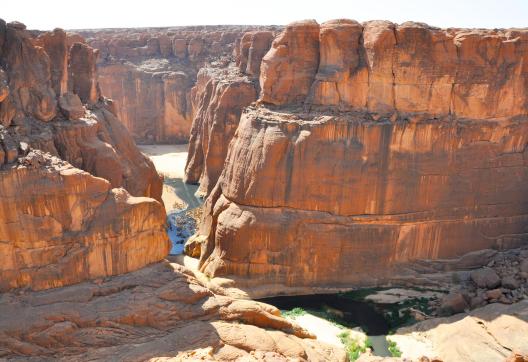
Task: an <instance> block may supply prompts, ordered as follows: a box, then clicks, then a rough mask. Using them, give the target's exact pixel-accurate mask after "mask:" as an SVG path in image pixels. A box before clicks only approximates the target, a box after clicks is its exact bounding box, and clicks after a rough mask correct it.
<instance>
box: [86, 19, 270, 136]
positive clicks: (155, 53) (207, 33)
mask: <svg viewBox="0 0 528 362" xmlns="http://www.w3.org/2000/svg"><path fill="white" fill-rule="evenodd" d="M260 28H262V29H270V30H269V31H264V30H263V31H258V29H260ZM274 29H277V27H272V26H270V27H258V26H253V27H247V26H210V27H174V28H156V29H141V30H139V29H116V30H106V29H103V30H95V31H82V32H81V34H82V35H84V36H85V37H86V39H87V42H88V43H89V44H90V45H91V46H93V47H94V48H97V49H99V50H100V51H101V57H100V62H99V75H100V76H99V82H100V85H101V89H102V92H103V93H104V94H105V95H106V96H108V97H110V98H112V99H113V100H114V101H115V105H116V114H117V116H118V118H119V119H121V121H122V122H123V123H124V124H125V125H126V126H127V128H128V129H129V131H130V132H131V133H132V135H133V137H134V138H135V140H136V141H138V142H142V143H172V142H180V143H186V142H187V141H188V139H189V135H190V132H191V124H192V120H193V109H192V99H191V89H192V87H193V86H194V85H195V83H196V82H197V75H198V72H199V70H200V69H201V68H202V67H204V66H205V65H206V64H213V65H215V64H216V65H220V66H226V65H227V64H228V63H229V62H231V61H232V60H233V54H232V53H233V51H234V50H235V49H236V50H237V52H238V50H239V49H238V45H237V41H239V40H240V38H241V37H242V35H243V34H244V33H245V32H246V31H250V30H253V32H251V33H250V37H252V38H255V40H254V41H252V42H250V43H249V44H253V46H251V49H249V48H248V49H247V53H248V54H249V52H251V56H250V57H249V58H247V55H248V54H246V58H247V59H246V61H245V64H247V67H248V68H247V69H248V71H249V74H253V75H255V76H257V77H258V69H259V67H260V59H261V58H262V56H263V55H264V54H265V52H266V51H267V50H268V49H269V43H270V42H271V39H272V37H273V33H272V30H274ZM248 36H249V35H248ZM266 42H268V44H266ZM243 70H244V71H245V69H243Z"/></svg>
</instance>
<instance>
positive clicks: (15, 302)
mask: <svg viewBox="0 0 528 362" xmlns="http://www.w3.org/2000/svg"><path fill="white" fill-rule="evenodd" d="M0 313H1V315H2V318H1V319H0V337H1V338H0V358H7V359H17V358H18V359H30V358H38V359H53V360H61V361H86V360H98V361H107V360H113V359H116V358H118V359H119V360H127V361H146V360H149V361H154V360H166V359H168V358H171V357H173V358H175V360H178V361H196V360H208V361H228V360H229V361H232V360H236V359H242V360H244V359H247V360H251V361H270V360H273V361H291V360H296V361H297V360H298V361H336V362H337V361H345V360H346V357H345V353H344V351H342V350H340V349H337V348H336V347H333V346H329V345H325V344H323V343H320V342H318V341H316V340H314V339H312V338H314V337H313V336H311V335H310V334H309V333H308V332H306V331H305V330H303V329H301V328H300V327H298V326H296V325H295V324H292V323H291V322H289V321H288V320H286V319H284V318H282V317H281V316H280V312H279V310H278V309H276V308H274V307H272V306H270V305H267V304H263V303H258V302H254V301H249V300H237V299H232V298H230V297H226V296H223V295H216V294H213V293H212V292H211V291H210V290H209V289H207V288H205V287H204V286H203V285H202V284H200V283H199V282H198V281H197V280H196V279H195V278H194V277H192V273H190V271H188V270H186V269H184V268H183V267H180V266H177V265H175V264H169V263H166V262H165V263H158V264H155V265H153V266H150V267H146V268H144V269H142V270H140V271H137V272H134V273H129V274H126V275H123V276H118V277H113V278H108V279H106V280H104V281H102V280H99V281H96V282H89V283H82V284H77V285H74V286H69V287H64V288H60V289H54V290H50V291H43V292H33V293H26V294H22V295H17V294H15V293H4V294H2V295H1V296H0Z"/></svg>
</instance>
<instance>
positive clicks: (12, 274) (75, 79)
mask: <svg viewBox="0 0 528 362" xmlns="http://www.w3.org/2000/svg"><path fill="white" fill-rule="evenodd" d="M96 58H97V51H95V50H94V49H92V48H90V47H89V46H87V45H86V44H83V43H79V42H76V41H73V39H71V38H70V39H69V38H68V36H67V35H66V33H65V32H64V31H62V30H60V29H56V30H54V31H53V32H50V33H40V35H39V33H38V32H30V31H27V30H26V29H25V26H24V25H23V24H20V23H10V24H6V23H5V22H3V21H1V20H0V119H1V126H0V254H1V255H2V257H1V258H0V259H1V261H2V263H0V264H1V266H0V291H5V290H9V289H12V288H22V287H29V288H32V289H46V288H52V287H59V286H62V285H67V284H72V283H76V282H79V281H82V280H86V279H92V278H98V277H106V276H109V275H114V274H120V273H124V272H128V271H131V270H136V269H138V268H141V267H143V266H145V265H147V264H149V263H153V262H156V261H159V260H161V259H162V258H163V257H165V256H166V255H167V253H168V250H169V243H168V241H167V236H166V233H165V229H164V224H165V212H164V208H163V205H162V204H161V203H160V202H159V201H156V200H154V199H157V200H161V186H162V180H161V178H160V176H159V175H158V174H157V172H156V170H155V168H154V166H153V164H152V162H151V161H150V160H149V159H148V158H146V157H145V156H143V155H142V154H141V153H140V152H139V150H138V149H137V148H136V146H135V144H134V141H133V140H132V138H131V137H130V135H129V134H128V132H127V131H126V129H125V128H124V126H123V125H122V124H121V123H120V122H119V120H118V119H117V118H116V117H115V115H114V114H113V113H112V111H111V110H112V104H111V102H109V101H108V100H106V99H105V98H104V97H102V96H101V94H100V92H99V88H98V85H97V75H96Z"/></svg>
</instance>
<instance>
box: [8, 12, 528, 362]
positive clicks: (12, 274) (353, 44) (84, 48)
mask: <svg viewBox="0 0 528 362" xmlns="http://www.w3.org/2000/svg"><path fill="white" fill-rule="evenodd" d="M136 144H141V145H149V147H151V148H150V150H151V151H152V150H156V147H160V149H163V147H168V146H167V145H176V144H178V145H182V144H188V150H187V151H188V153H187V159H186V161H185V165H183V159H182V158H181V157H180V155H174V156H173V157H174V158H173V160H174V165H171V164H170V161H169V162H168V161H167V160H170V158H167V159H165V160H162V161H163V162H162V163H159V165H163V169H160V168H158V169H156V167H155V163H156V160H155V159H154V162H153V161H152V160H151V159H149V157H147V156H145V154H143V153H142V152H140V149H139V148H138V146H137V145H136ZM527 144H528V30H527V29H493V30H491V29H455V28H449V29H440V28H435V27H431V26H428V25H427V24H423V23H417V22H407V23H403V24H394V23H391V22H388V21H368V22H364V23H359V22H356V21H354V20H349V19H337V20H331V21H328V22H325V23H322V24H319V23H317V22H315V21H313V20H303V21H298V22H294V23H291V24H288V25H287V26H250V25H247V26H235V25H233V26H230V25H225V26H192V27H167V28H141V29H94V30H79V31H75V32H73V31H67V30H66V31H65V30H62V29H55V30H53V31H51V32H42V31H38V30H28V29H26V27H25V26H24V25H23V24H22V23H18V22H11V23H5V22H4V21H2V20H0V146H1V147H0V201H1V202H0V255H1V260H2V263H0V292H1V294H0V315H2V316H5V318H4V317H3V318H1V319H0V359H3V358H4V359H6V360H14V361H16V360H25V359H30V358H33V359H35V360H68V361H84V360H101V361H103V360H112V359H117V360H127V361H146V360H151V361H154V360H155V361H161V360H169V359H174V360H177V361H179V360H189V361H194V360H248V361H253V360H262V361H272V360H273V361H292V360H305V361H346V360H349V359H351V358H352V357H351V356H352V355H353V354H352V353H351V352H350V350H349V349H346V348H345V347H346V346H345V347H339V346H336V345H331V344H326V343H325V342H321V341H320V340H317V339H314V337H315V336H314V333H313V331H309V330H306V329H304V328H302V327H300V326H299V325H298V324H296V322H295V319H294V318H286V317H285V316H284V315H282V314H281V312H280V311H279V310H278V309H277V308H275V307H273V306H270V305H268V304H265V303H261V302H258V301H254V300H252V299H256V298H263V297H273V296H280V295H299V294H317V293H336V292H339V291H344V290H362V288H381V289H387V288H395V287H399V288H409V289H410V288H414V289H418V290H425V289H427V290H434V291H435V292H438V293H440V294H441V295H442V297H441V298H439V299H438V300H434V301H431V303H430V307H431V308H432V309H434V312H433V314H432V315H426V316H425V317H423V316H421V315H420V313H421V311H419V310H418V311H416V310H414V309H412V308H411V309H412V311H411V312H412V313H415V315H417V316H418V317H419V318H423V319H426V320H424V321H422V322H420V323H417V324H415V325H413V326H410V327H406V328H408V329H406V330H405V329H403V330H401V331H400V330H398V331H397V332H396V336H395V337H394V340H397V341H398V343H400V348H401V349H402V352H403V356H402V358H408V359H412V360H416V361H426V360H434V358H436V359H437V360H442V361H460V360H468V361H481V360H482V361H497V360H506V359H508V358H510V360H511V361H520V362H522V361H528V337H526V336H527V335H528V307H527V304H526V300H527V299H528V182H527V181H528V149H527ZM178 151H179V152H181V146H179V148H178ZM155 157H156V156H155V155H154V156H152V158H155ZM163 175H165V176H166V177H167V179H168V178H170V177H175V178H178V179H180V178H181V179H182V181H183V182H185V183H187V184H192V185H197V187H198V191H197V194H198V195H199V196H200V197H202V198H203V200H204V204H203V205H202V206H200V208H199V209H200V213H199V214H198V213H197V214H195V215H194V216H192V215H184V216H182V217H189V218H192V217H194V218H196V219H197V220H194V219H193V222H196V223H197V227H196V230H195V231H196V232H195V234H194V235H192V236H191V237H190V238H188V240H187V241H186V243H185V246H184V254H185V255H181V256H179V257H174V256H170V257H169V256H168V254H169V251H170V250H171V248H173V247H174V246H173V245H171V242H170V239H169V236H168V234H167V231H168V229H169V228H170V231H172V230H173V229H172V225H170V227H169V228H168V226H167V212H170V211H171V210H172V209H173V208H174V205H176V204H177V203H178V200H177V199H174V198H171V197H167V194H165V195H163V192H164V191H163V190H166V189H167V187H166V186H167V185H165V187H164V185H163V179H164V177H163ZM180 201H181V200H180ZM196 215H200V216H199V219H198V216H196ZM376 290H378V289H376ZM380 298H381V297H380ZM336 313H339V311H338V312H336ZM457 313H461V314H457ZM453 314H455V315H454V316H452V317H450V316H451V315H453ZM441 316H443V319H442V318H438V317H441ZM418 317H417V318H418ZM432 317H435V318H432ZM442 325H445V326H447V327H445V328H444V327H442ZM508 325H510V326H514V327H512V328H508V327H507V326H508ZM464 330H465V331H471V333H472V334H471V335H470V337H468V338H462V335H463V334H464V332H463V331H464ZM459 334H460V335H461V337H460V338H458V340H456V341H453V340H451V341H448V340H446V338H445V336H446V335H453V336H456V335H459ZM334 337H335V336H334ZM334 339H335V338H334ZM417 341H419V342H417ZM361 343H363V342H361ZM420 343H421V344H420ZM416 345H420V346H421V347H420V348H422V347H423V348H422V349H420V350H419V351H420V352H416V350H415V351H414V352H413V346H416ZM358 357H359V358H360V359H359V360H363V361H378V360H382V359H381V357H376V356H372V355H369V353H368V351H363V354H362V355H361V356H358ZM354 358H355V357H354ZM393 358H394V359H391V360H402V359H398V358H399V357H397V356H395V357H393Z"/></svg>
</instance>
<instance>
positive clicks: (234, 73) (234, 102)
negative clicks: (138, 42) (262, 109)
mask: <svg viewBox="0 0 528 362" xmlns="http://www.w3.org/2000/svg"><path fill="white" fill-rule="evenodd" d="M272 34H273V33H272V32H270V31H254V32H248V33H246V34H244V36H243V37H242V38H241V40H240V44H239V45H238V46H236V47H235V58H236V64H237V67H238V70H237V69H236V68H235V67H233V66H228V67H226V68H218V67H217V68H213V67H208V68H202V69H201V70H200V72H199V73H198V80H197V82H196V85H195V86H194V87H193V89H192V92H191V98H192V103H193V110H194V119H193V125H192V129H191V136H190V139H189V154H188V157H187V164H186V167H185V182H187V183H199V184H200V189H199V192H200V193H201V194H203V195H208V194H209V193H210V192H211V190H212V189H213V187H214V185H215V184H216V182H217V181H218V178H219V176H220V174H221V173H222V168H223V166H224V162H225V159H226V156H227V149H228V146H229V143H230V142H231V139H232V138H233V136H234V134H235V131H236V129H237V127H238V122H239V121H240V115H241V113H242V109H244V108H245V107H247V106H248V105H250V104H251V103H252V102H254V101H256V100H257V96H258V89H259V86H258V84H256V80H257V79H258V77H259V74H260V63H261V60H262V57H263V56H264V54H265V53H266V52H267V51H268V50H269V47H270V45H271V40H272ZM241 73H242V74H241Z"/></svg>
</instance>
